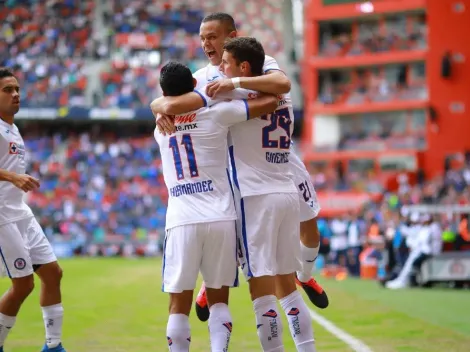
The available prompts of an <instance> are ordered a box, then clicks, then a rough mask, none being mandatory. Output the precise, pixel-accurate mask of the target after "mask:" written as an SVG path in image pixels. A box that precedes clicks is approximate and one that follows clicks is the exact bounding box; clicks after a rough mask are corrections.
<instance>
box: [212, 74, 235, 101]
mask: <svg viewBox="0 0 470 352" xmlns="http://www.w3.org/2000/svg"><path fill="white" fill-rule="evenodd" d="M234 89H235V86H234V85H233V83H232V80H231V79H229V78H225V79H219V80H217V81H212V82H210V83H209V84H208V85H207V87H206V94H207V95H208V96H209V97H211V98H215V97H216V96H217V94H220V93H226V92H230V91H232V90H234Z"/></svg>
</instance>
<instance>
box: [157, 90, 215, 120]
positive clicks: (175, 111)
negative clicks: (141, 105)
mask: <svg viewBox="0 0 470 352" xmlns="http://www.w3.org/2000/svg"><path fill="white" fill-rule="evenodd" d="M205 106H207V98H206V97H205V96H204V95H203V94H201V93H199V92H198V91H197V90H195V91H193V92H190V93H186V94H183V95H180V96H177V97H160V98H157V99H155V100H154V101H152V103H151V104H150V109H152V113H153V114H154V115H155V116H156V115H157V114H165V115H181V114H185V113H187V112H190V111H194V110H198V109H201V108H203V107H205Z"/></svg>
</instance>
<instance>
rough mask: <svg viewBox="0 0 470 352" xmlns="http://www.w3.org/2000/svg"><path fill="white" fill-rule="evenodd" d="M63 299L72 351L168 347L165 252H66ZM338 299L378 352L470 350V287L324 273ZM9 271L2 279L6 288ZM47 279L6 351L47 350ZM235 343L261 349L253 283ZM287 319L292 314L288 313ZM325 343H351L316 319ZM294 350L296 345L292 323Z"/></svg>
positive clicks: (237, 300) (236, 311)
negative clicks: (401, 286) (161, 255)
mask: <svg viewBox="0 0 470 352" xmlns="http://www.w3.org/2000/svg"><path fill="white" fill-rule="evenodd" d="M61 265H62V267H63V268H64V281H63V301H64V307H65V321H64V346H65V347H66V348H67V351H68V352H111V351H112V352H120V351H123V352H124V351H137V352H144V351H167V346H166V334H165V330H166V321H167V316H168V313H167V307H168V297H167V295H166V294H164V293H162V292H161V290H160V287H161V277H160V273H161V260H160V259H136V260H132V259H114V258H112V259H102V258H97V259H89V258H84V259H66V260H62V261H61ZM322 284H323V285H324V287H325V288H326V290H327V292H328V293H329V296H330V307H329V308H327V309H326V310H323V311H318V312H319V313H320V314H322V315H323V316H325V317H326V318H327V319H329V320H331V321H332V322H333V323H335V324H336V325H337V326H339V327H340V328H341V329H343V330H345V331H347V332H348V333H349V334H351V335H353V336H355V337H356V338H359V339H361V340H362V341H363V342H365V343H366V344H367V345H369V346H370V347H371V349H372V350H373V351H375V352H388V351H403V352H405V351H410V352H421V351H423V352H424V351H426V352H433V351H436V352H437V351H439V352H441V351H449V352H464V351H469V346H470V299H469V298H470V294H469V292H468V291H450V290H439V289H433V290H405V291H388V290H385V289H383V288H380V287H378V285H377V284H376V283H374V282H364V281H358V280H345V281H342V282H336V281H332V280H323V281H322ZM8 286H9V281H8V279H4V280H1V281H0V289H1V290H2V292H3V291H5V290H6V289H7V287H8ZM38 289H39V285H37V287H36V290H35V292H34V294H33V295H32V296H31V297H29V298H28V300H27V302H26V303H25V305H24V306H23V308H22V310H21V312H20V314H19V317H18V321H17V323H16V325H15V327H14V328H13V329H12V331H11V333H10V335H9V338H8V340H7V343H6V344H5V351H6V352H33V351H40V348H41V346H42V344H43V341H44V327H43V322H42V317H41V311H40V308H39V300H38V294H39V290H38ZM230 307H231V311H232V315H233V324H234V328H233V334H232V340H231V346H230V351H233V352H251V351H260V350H261V348H260V347H259V343H258V338H257V335H256V329H255V321H254V316H253V313H252V309H251V307H252V306H251V302H250V299H249V296H248V291H247V284H246V283H245V282H244V280H243V279H241V287H240V288H238V289H234V290H232V294H231V303H230ZM284 322H285V321H284ZM314 327H315V335H316V339H317V349H318V351H320V352H321V351H325V352H327V351H328V352H329V351H338V352H340V351H351V349H350V348H349V347H348V346H347V345H345V344H344V343H343V342H342V341H340V340H338V339H337V338H336V337H335V336H333V335H331V334H330V333H329V332H327V331H326V330H324V329H323V328H322V327H321V326H318V325H317V324H314ZM191 329H192V343H191V351H196V352H203V351H204V352H208V351H210V348H209V335H208V331H207V324H204V323H200V322H199V321H198V320H197V318H196V316H195V314H191ZM284 341H285V344H286V351H295V347H294V345H293V344H292V342H291V340H290V336H289V332H288V328H287V326H286V325H284Z"/></svg>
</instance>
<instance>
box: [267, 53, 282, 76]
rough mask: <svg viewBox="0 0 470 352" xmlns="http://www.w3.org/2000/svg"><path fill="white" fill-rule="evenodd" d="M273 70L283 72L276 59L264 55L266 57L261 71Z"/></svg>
mask: <svg viewBox="0 0 470 352" xmlns="http://www.w3.org/2000/svg"><path fill="white" fill-rule="evenodd" d="M273 70H275V71H281V72H283V71H282V70H281V68H280V67H279V64H278V63H277V61H276V59H275V58H273V57H271V56H267V55H266V57H265V58H264V66H263V72H264V73H266V72H269V71H273Z"/></svg>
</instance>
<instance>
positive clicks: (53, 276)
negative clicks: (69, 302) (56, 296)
mask: <svg viewBox="0 0 470 352" xmlns="http://www.w3.org/2000/svg"><path fill="white" fill-rule="evenodd" d="M36 273H37V274H38V275H39V277H40V278H41V281H42V283H43V284H44V285H47V286H58V285H60V282H61V281H62V277H63V275H64V272H63V270H62V268H61V267H60V266H59V264H58V263H57V262H55V263H50V264H45V265H41V266H40V267H39V268H38V270H37V271H36Z"/></svg>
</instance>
